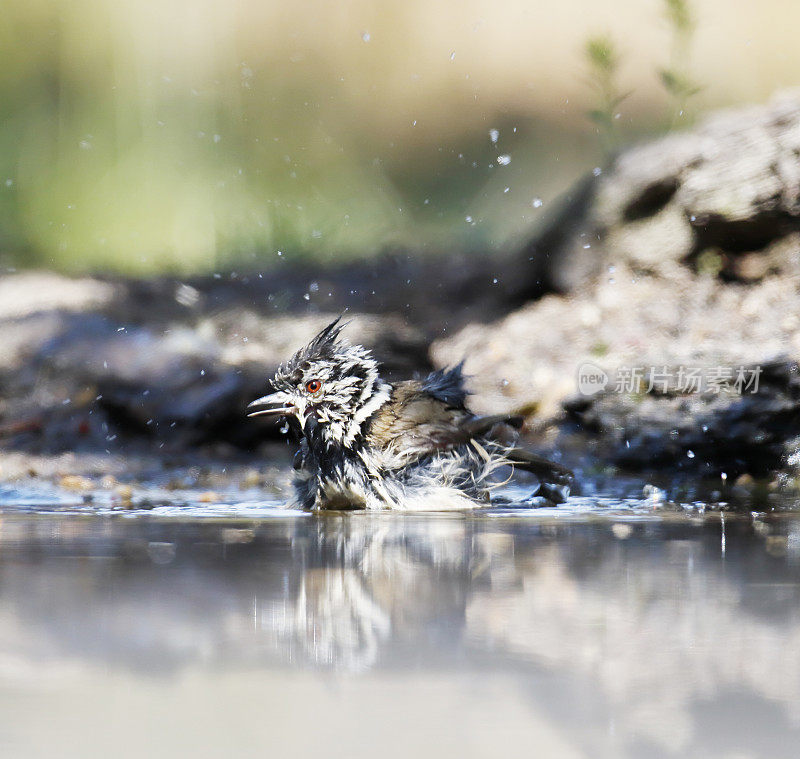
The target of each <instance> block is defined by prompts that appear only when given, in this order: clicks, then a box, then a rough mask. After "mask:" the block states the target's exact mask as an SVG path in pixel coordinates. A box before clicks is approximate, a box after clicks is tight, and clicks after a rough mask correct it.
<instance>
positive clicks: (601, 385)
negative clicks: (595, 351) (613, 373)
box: [578, 362, 608, 395]
mask: <svg viewBox="0 0 800 759" xmlns="http://www.w3.org/2000/svg"><path fill="white" fill-rule="evenodd" d="M606 385H608V374H607V373H606V371H605V370H604V369H601V368H600V367H599V366H595V365H594V364H590V363H588V362H587V363H585V364H581V365H580V366H579V367H578V392H579V393H580V394H581V395H597V393H600V392H602V391H603V390H605V389H606Z"/></svg>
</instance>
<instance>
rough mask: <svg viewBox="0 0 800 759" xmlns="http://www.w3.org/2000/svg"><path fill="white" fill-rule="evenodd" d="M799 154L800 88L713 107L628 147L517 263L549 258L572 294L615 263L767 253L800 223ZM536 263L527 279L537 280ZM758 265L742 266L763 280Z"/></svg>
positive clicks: (644, 264) (652, 266) (656, 263)
mask: <svg viewBox="0 0 800 759" xmlns="http://www.w3.org/2000/svg"><path fill="white" fill-rule="evenodd" d="M798 156H800V90H792V91H788V92H783V93H780V94H778V95H777V96H776V97H775V98H773V100H772V101H771V102H770V103H769V104H768V105H766V106H751V107H747V108H737V109H732V110H729V111H722V112H719V113H716V114H714V115H712V116H710V117H708V118H707V119H705V120H704V121H703V122H702V123H700V125H699V126H698V127H697V128H696V129H693V130H690V131H686V132H681V133H677V134H670V135H668V136H666V137H663V138H662V139H660V140H654V141H652V142H648V143H646V144H644V145H640V146H637V147H633V148H630V149H628V150H626V151H624V152H623V153H621V154H620V155H619V156H618V157H617V158H615V159H614V160H613V161H612V162H611V163H610V165H609V166H607V167H606V168H605V169H604V170H603V171H602V173H601V174H600V175H599V176H597V177H589V178H588V179H587V180H586V181H585V182H584V183H582V184H581V185H579V186H578V187H577V188H576V189H575V191H574V192H573V193H571V198H572V199H573V200H572V201H571V202H570V203H569V205H568V206H565V211H567V210H568V214H569V217H568V219H567V218H565V214H561V215H556V216H554V217H553V218H552V219H551V220H550V224H549V225H548V226H546V227H545V228H544V229H543V230H542V231H540V232H538V233H537V235H536V236H535V237H534V238H533V239H532V240H531V241H530V243H529V244H528V245H527V246H525V247H524V248H523V249H522V250H521V251H520V253H519V254H518V255H517V259H516V262H517V263H516V264H515V265H512V268H514V266H516V267H517V268H518V269H519V271H520V272H522V270H523V267H524V265H525V262H526V261H529V260H530V259H531V252H532V251H536V252H537V255H538V256H545V257H546V258H547V259H548V261H549V264H548V266H549V281H551V282H552V283H554V286H555V289H557V290H559V291H561V292H567V291H570V292H572V291H576V290H577V289H578V288H580V287H581V286H583V285H586V284H588V283H590V282H591V281H592V280H593V279H594V278H595V277H597V276H598V275H599V274H600V273H601V272H602V271H603V270H604V269H605V268H607V267H608V266H609V265H620V264H627V265H628V266H630V267H632V268H634V269H644V270H658V269H659V267H660V266H662V265H663V264H669V263H671V262H684V263H689V262H690V261H691V260H693V259H696V258H697V257H698V256H700V254H701V253H702V252H703V251H704V250H707V249H709V248H717V249H719V250H720V251H721V252H722V253H723V254H728V253H731V254H734V255H735V254H739V253H742V252H748V251H753V250H760V249H762V248H764V247H765V246H769V245H770V244H772V243H774V242H776V241H780V240H781V239H782V238H784V237H786V236H787V235H793V234H794V233H795V230H796V228H797V226H798V223H800V160H798ZM537 261H538V259H537ZM532 265H533V264H531V263H528V272H529V273H528V276H530V277H540V276H541V274H540V271H539V270H534V269H533V268H531V266H532ZM536 266H539V267H541V264H540V263H536ZM758 268H760V267H754V265H753V262H752V261H750V262H747V263H745V264H743V265H742V267H741V271H742V276H743V278H745V279H753V278H759V277H760V276H763V274H762V273H760V272H759V271H758ZM738 272H739V268H738V267H737V266H729V267H727V273H728V274H733V275H734V276H738ZM521 276H523V277H524V275H521Z"/></svg>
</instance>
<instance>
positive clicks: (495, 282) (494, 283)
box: [492, 277, 497, 285]
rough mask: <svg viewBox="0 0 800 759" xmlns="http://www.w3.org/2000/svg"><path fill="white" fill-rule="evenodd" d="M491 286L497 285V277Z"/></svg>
mask: <svg viewBox="0 0 800 759" xmlns="http://www.w3.org/2000/svg"><path fill="white" fill-rule="evenodd" d="M492 284H493V285H496V284H497V277H495V278H494V279H493V280H492Z"/></svg>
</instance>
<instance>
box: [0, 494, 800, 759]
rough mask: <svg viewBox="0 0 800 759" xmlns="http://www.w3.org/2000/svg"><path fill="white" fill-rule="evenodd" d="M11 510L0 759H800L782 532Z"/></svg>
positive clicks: (174, 511) (623, 505) (662, 520)
mask: <svg viewBox="0 0 800 759" xmlns="http://www.w3.org/2000/svg"><path fill="white" fill-rule="evenodd" d="M9 496H10V494H9V493H8V492H6V493H5V494H4V500H5V501H6V502H7V504H8V505H7V506H6V507H5V508H4V509H3V513H2V517H1V518H0V577H1V578H2V585H0V588H1V589H2V590H1V591H0V641H1V643H0V755H2V756H3V757H26V758H27V757H54V756H58V757H94V756H98V757H108V756H115V757H134V756H136V757H141V756H147V757H161V756H192V757H212V756H213V757H219V756H236V757H239V756H244V757H246V756H259V757H261V756H265V755H273V756H295V757H311V756H315V757H316V756H342V757H362V756H363V757H374V756H387V757H404V758H406V757H408V756H420V757H427V756H436V757H443V756H444V757H450V756H452V757H459V758H463V757H494V756H498V755H500V753H501V752H502V754H503V755H507V754H509V753H510V755H512V756H517V755H519V756H522V755H524V756H531V755H533V756H536V755H538V756H545V757H592V758H594V757H673V756H674V757H694V756H702V757H755V756H770V757H783V756H786V757H790V756H791V757H794V756H796V755H797V746H798V745H800V604H799V603H798V602H800V521H798V519H797V518H796V516H795V515H793V514H792V513H783V514H772V515H766V514H758V513H754V514H750V513H746V514H740V515H735V514H725V515H724V516H723V515H722V514H720V513H719V512H711V511H704V510H703V509H697V508H695V509H686V510H677V511H670V510H665V509H664V508H662V507H660V506H658V505H654V504H653V503H652V502H650V501H638V502H637V501H635V500H631V499H627V500H624V499H616V500H613V499H595V500H591V499H575V500H571V501H570V503H569V504H568V505H567V507H566V508H565V507H560V508H558V509H549V510H536V511H528V510H519V509H505V510H488V511H476V512H473V513H458V514H449V515H445V514H418V515H403V514H397V513H384V514H363V513H349V514H328V515H319V516H317V515H309V514H302V513H298V512H286V511H283V510H281V509H278V508H276V506H275V502H274V501H269V500H261V501H259V500H257V499H254V498H250V499H249V500H244V501H243V500H239V501H238V502H234V499H233V498H231V499H227V500H226V499H221V501H220V502H219V503H212V504H199V503H192V502H191V499H189V502H187V503H185V504H184V505H181V504H179V503H177V502H174V503H169V502H160V503H158V504H157V505H155V506H152V505H151V506H150V507H148V508H147V510H145V509H141V510H133V511H122V512H120V511H117V510H114V509H113V508H111V506H110V505H108V504H105V503H102V502H100V503H97V502H95V503H92V504H87V503H84V502H83V500H82V499H81V498H79V497H75V496H68V495H64V494H63V493H58V492H55V491H54V492H53V493H52V494H51V497H50V498H49V500H48V499H46V498H45V497H44V493H42V492H39V493H38V494H36V497H38V498H39V499H40V501H42V502H41V503H39V504H38V505H37V504H36V503H35V502H34V501H35V497H34V496H33V495H31V496H30V497H29V498H28V500H27V501H26V500H25V498H24V497H23V494H21V493H18V494H17V495H16V498H15V499H12V498H10V497H9ZM184 497H185V496H184ZM173 498H175V496H174V494H173ZM12 501H13V502H12Z"/></svg>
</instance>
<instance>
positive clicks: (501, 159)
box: [497, 153, 511, 166]
mask: <svg viewBox="0 0 800 759" xmlns="http://www.w3.org/2000/svg"><path fill="white" fill-rule="evenodd" d="M497 163H499V164H500V165H501V166H508V164H510V163H511V156H510V155H508V154H505V153H504V154H503V155H499V156H497Z"/></svg>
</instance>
